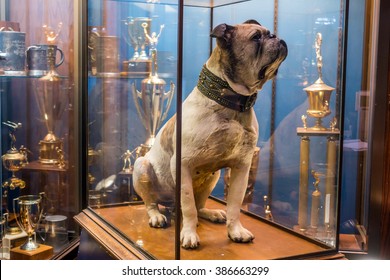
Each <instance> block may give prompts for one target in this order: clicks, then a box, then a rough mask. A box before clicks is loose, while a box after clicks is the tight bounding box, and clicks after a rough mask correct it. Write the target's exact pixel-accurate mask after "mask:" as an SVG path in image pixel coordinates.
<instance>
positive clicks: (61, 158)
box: [56, 147, 65, 169]
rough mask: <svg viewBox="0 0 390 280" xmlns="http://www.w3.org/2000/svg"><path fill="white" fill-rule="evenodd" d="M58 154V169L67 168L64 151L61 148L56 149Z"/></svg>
mask: <svg viewBox="0 0 390 280" xmlns="http://www.w3.org/2000/svg"><path fill="white" fill-rule="evenodd" d="M56 152H57V154H58V162H57V166H58V168H60V169H63V168H64V167H65V157H64V151H63V150H62V149H61V148H60V147H56Z"/></svg>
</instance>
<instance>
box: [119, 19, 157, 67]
mask: <svg viewBox="0 0 390 280" xmlns="http://www.w3.org/2000/svg"><path fill="white" fill-rule="evenodd" d="M151 23H152V19H151V18H147V17H137V18H132V17H129V18H127V19H126V20H124V24H125V25H126V26H127V29H126V30H127V33H126V34H125V35H124V36H123V37H124V39H125V41H126V43H127V44H129V45H131V46H132V47H133V49H134V53H133V56H132V57H131V58H130V59H129V60H125V61H123V71H124V72H127V73H138V74H148V73H150V71H151V70H150V68H151V59H150V57H149V56H148V55H147V53H146V46H147V45H148V39H147V37H146V34H149V32H150V27H151ZM144 26H146V28H147V32H146V33H145V31H144V29H145V27H144Z"/></svg>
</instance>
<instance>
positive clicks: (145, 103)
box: [132, 23, 175, 157]
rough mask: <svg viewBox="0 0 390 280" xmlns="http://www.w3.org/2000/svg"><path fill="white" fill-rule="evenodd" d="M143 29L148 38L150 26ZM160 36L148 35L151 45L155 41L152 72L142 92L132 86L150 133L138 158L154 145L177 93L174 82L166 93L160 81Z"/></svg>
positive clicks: (138, 153) (139, 110) (136, 105)
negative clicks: (158, 58) (158, 56)
mask: <svg viewBox="0 0 390 280" xmlns="http://www.w3.org/2000/svg"><path fill="white" fill-rule="evenodd" d="M142 27H143V28H144V34H145V36H146V34H147V30H148V29H147V28H148V25H147V24H146V23H145V24H143V26H142ZM163 27H164V26H163V25H162V26H161V28H160V34H161V30H162V28H163ZM160 34H159V35H158V36H156V35H155V34H154V35H153V34H152V36H149V35H148V38H150V39H148V40H150V43H151V42H152V40H153V43H151V48H150V53H151V58H152V72H151V73H150V74H149V77H148V78H146V79H143V80H142V82H141V91H138V90H137V89H136V87H135V84H134V83H133V85H132V91H133V99H134V104H135V107H136V109H137V113H138V116H139V117H140V119H141V121H142V124H143V125H144V127H145V128H146V130H147V133H148V136H147V139H146V142H145V143H144V144H142V145H141V146H140V147H139V149H138V151H137V153H136V154H137V157H138V156H142V155H144V154H145V153H146V152H148V151H149V149H150V148H151V147H152V145H153V144H154V141H155V137H156V134H157V131H158V129H159V128H160V126H161V124H162V122H163V121H164V120H165V119H166V117H167V114H168V111H169V108H170V107H171V102H172V99H173V95H174V92H175V85H174V84H173V83H172V82H171V84H170V90H169V91H168V92H165V85H166V83H165V81H164V80H163V79H160V78H159V77H158V74H157V69H158V65H157V43H158V37H159V36H160Z"/></svg>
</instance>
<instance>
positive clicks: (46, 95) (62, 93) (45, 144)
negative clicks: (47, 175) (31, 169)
mask: <svg viewBox="0 0 390 280" xmlns="http://www.w3.org/2000/svg"><path fill="white" fill-rule="evenodd" d="M66 90H67V88H66V86H65V85H64V84H63V82H62V79H61V78H60V77H59V76H58V75H56V74H55V73H53V72H51V71H50V72H49V73H48V74H47V75H45V76H44V77H42V78H39V79H38V80H36V81H35V87H34V93H35V97H36V101H37V104H38V109H39V112H40V114H41V115H42V117H43V121H44V122H45V125H46V129H47V134H46V136H45V137H44V138H43V139H42V140H41V141H39V162H41V163H42V164H50V165H53V164H58V163H59V162H60V159H61V158H62V156H63V154H61V153H59V151H62V150H63V141H62V139H60V138H58V137H57V136H56V135H55V134H54V131H55V128H56V127H57V125H58V122H59V121H60V120H61V117H62V114H63V113H64V111H65V109H66V104H67V92H66ZM61 164H62V163H61Z"/></svg>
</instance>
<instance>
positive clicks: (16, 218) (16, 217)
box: [12, 197, 23, 230]
mask: <svg viewBox="0 0 390 280" xmlns="http://www.w3.org/2000/svg"><path fill="white" fill-rule="evenodd" d="M16 201H19V197H17V198H14V199H13V201H12V204H13V207H14V214H15V220H16V223H17V224H18V226H19V228H20V229H21V230H23V226H22V223H21V222H19V218H20V217H18V215H16V213H17V211H16Z"/></svg>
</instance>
